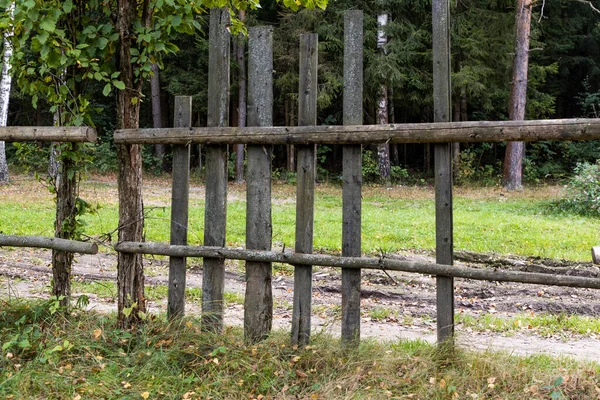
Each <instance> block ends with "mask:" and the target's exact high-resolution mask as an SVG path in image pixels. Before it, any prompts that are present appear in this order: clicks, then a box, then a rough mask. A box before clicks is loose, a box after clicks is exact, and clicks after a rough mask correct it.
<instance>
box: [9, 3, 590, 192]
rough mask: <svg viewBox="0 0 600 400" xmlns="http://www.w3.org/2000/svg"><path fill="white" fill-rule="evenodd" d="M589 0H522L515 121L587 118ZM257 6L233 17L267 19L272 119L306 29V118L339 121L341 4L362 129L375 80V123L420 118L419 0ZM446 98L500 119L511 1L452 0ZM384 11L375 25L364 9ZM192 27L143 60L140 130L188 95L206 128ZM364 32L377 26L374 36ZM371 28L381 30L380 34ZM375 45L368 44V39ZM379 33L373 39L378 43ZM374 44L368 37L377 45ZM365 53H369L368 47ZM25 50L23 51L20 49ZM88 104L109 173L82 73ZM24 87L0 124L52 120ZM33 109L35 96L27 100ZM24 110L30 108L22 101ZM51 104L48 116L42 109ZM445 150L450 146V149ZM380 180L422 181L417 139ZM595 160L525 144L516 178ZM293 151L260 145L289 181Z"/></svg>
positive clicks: (103, 125) (287, 110)
mask: <svg viewBox="0 0 600 400" xmlns="http://www.w3.org/2000/svg"><path fill="white" fill-rule="evenodd" d="M596 3H598V2H595V1H592V2H587V1H578V0H550V1H538V2H536V3H535V4H534V7H533V17H532V21H531V44H530V53H529V81H528V90H527V111H526V119H545V118H576V117H593V118H595V117H598V112H600V108H599V107H600V68H599V65H598V64H599V62H600V25H599V21H600V13H599V12H598V11H597V9H598V8H600V5H598V4H596ZM261 6H262V8H260V9H258V10H248V12H241V13H240V14H238V15H237V16H238V18H239V19H240V20H244V22H245V24H246V25H248V26H252V25H264V24H268V25H272V26H273V27H274V38H275V40H274V43H275V49H274V52H275V54H274V74H275V75H274V82H275V88H274V90H275V106H274V124H275V125H279V126H281V125H295V124H296V120H297V92H298V47H299V46H298V37H299V35H300V34H301V33H308V32H315V33H318V34H319V93H318V123H319V124H330V125H337V124H341V122H342V92H343V87H342V67H343V60H342V57H343V15H342V12H343V11H344V10H348V9H362V10H364V12H365V40H364V57H365V59H364V68H365V88H364V93H365V98H364V103H363V104H364V122H365V124H375V123H379V121H380V120H379V119H378V107H379V105H380V101H381V99H382V94H381V87H382V84H385V86H386V88H387V93H386V95H387V102H388V105H387V108H388V110H387V112H388V122H389V123H409V122H431V121H432V118H433V98H432V93H433V89H432V51H431V48H432V44H431V30H432V29H431V28H432V27H431V25H432V20H431V2H430V1H419V2H414V1H406V0H387V1H362V2H361V1H357V0H353V1H348V0H337V1H330V2H329V4H328V6H327V9H326V10H321V9H318V8H317V9H303V10H301V11H300V12H297V13H296V12H293V11H292V10H290V9H288V8H285V7H284V6H283V5H282V4H279V3H276V2H275V1H266V2H261ZM452 8H453V9H452V22H451V29H452V38H451V43H452V93H453V104H452V109H453V120H454V121H477V120H506V119H508V105H509V97H510V87H511V79H512V77H511V70H512V62H513V58H514V35H515V2H514V1H512V0H459V1H456V2H452ZM382 14H385V15H387V16H388V21H387V24H386V25H385V26H384V27H382V26H381V23H379V25H378V16H380V15H382ZM197 18H198V20H197V22H198V23H199V24H200V25H201V26H202V27H203V29H202V30H196V31H195V32H194V33H193V34H189V33H184V32H182V33H179V34H177V35H176V37H175V40H174V41H173V43H174V44H175V45H176V46H177V47H178V48H179V50H177V51H175V52H173V53H171V54H169V55H168V56H166V57H164V58H163V60H162V63H161V64H162V65H154V66H153V70H154V76H153V77H152V78H151V84H150V83H146V84H145V85H144V87H143V97H142V101H141V114H140V127H167V126H172V115H173V112H172V108H173V100H174V96H176V95H192V96H193V98H194V101H193V105H194V114H193V115H194V118H193V125H194V126H205V125H206V109H207V103H208V101H209V99H208V98H207V87H208V83H207V81H208V75H207V71H208V37H207V36H208V22H207V17H203V16H198V17H197ZM378 29H379V30H380V32H379V34H378ZM382 32H383V33H384V35H382ZM382 37H384V39H385V42H384V44H383V47H382V46H381V39H382ZM378 39H379V40H378ZM378 41H379V43H380V45H379V46H378ZM378 47H379V48H378ZM244 49H245V38H244V36H243V35H239V36H237V37H234V38H233V46H232V50H231V51H232V61H233V62H232V71H231V74H232V83H233V86H232V89H231V105H230V110H231V111H230V112H231V115H230V121H232V125H242V124H244V118H245V113H244V112H242V113H240V112H239V110H243V109H245V106H244V104H245V98H244V97H245V89H244V86H245V68H244V63H245V57H244V51H245V50H244ZM29 51H33V50H31V49H30V50H29ZM82 92H83V93H85V96H86V98H88V99H89V101H90V107H91V110H92V111H91V113H90V115H91V118H90V120H89V121H87V122H89V123H90V124H92V125H94V126H95V127H96V128H97V129H98V132H99V136H100V140H99V142H98V144H96V145H94V146H93V149H91V150H92V153H91V157H92V159H93V162H92V165H93V168H95V169H96V170H97V172H101V173H102V172H110V171H116V169H117V161H116V149H115V146H114V144H113V142H112V136H113V132H114V129H115V126H116V125H115V121H116V120H117V115H116V109H117V101H116V93H117V91H115V90H112V91H109V92H108V93H107V91H106V86H105V84H104V83H103V82H101V81H94V80H89V81H87V82H86V83H85V87H84V88H83V90H82ZM33 100H35V101H33V102H32V93H31V90H23V88H22V87H21V86H20V85H18V84H13V85H12V89H11V93H10V102H9V115H8V125H52V124H53V123H54V121H55V112H52V111H51V110H52V107H51V105H50V104H45V99H44V98H43V96H40V98H39V99H37V98H36V99H33ZM36 103H37V104H36ZM34 104H36V107H34V106H33V105H34ZM54 111H55V110H54ZM504 148H505V145H504V144H486V143H483V144H465V145H463V146H462V147H461V148H460V157H459V158H458V161H457V163H456V171H455V177H456V181H457V182H458V183H467V182H479V183H484V184H498V183H499V182H500V178H501V174H502V163H503V158H504ZM231 150H232V152H231V156H230V158H231V163H230V176H231V178H232V179H236V180H237V181H241V180H243V163H242V161H241V158H239V159H238V163H237V165H236V162H235V159H236V151H237V153H238V154H240V153H242V152H240V149H239V148H235V147H234V148H233V149H231ZM6 154H7V160H8V163H9V165H11V166H13V167H15V168H23V167H34V168H37V169H44V168H46V167H47V165H48V159H49V147H43V146H38V145H35V144H34V145H31V144H10V143H7V146H6ZM457 154H458V153H457ZM389 157H390V161H391V166H392V168H391V177H392V181H394V182H400V183H414V182H420V181H422V180H423V179H427V178H428V177H430V176H431V175H432V165H433V156H432V151H431V149H430V145H427V144H414V145H413V144H408V145H391V146H390V150H389ZM598 158H600V144H599V143H598V142H581V143H579V142H539V143H533V144H528V145H527V146H526V156H525V159H524V169H523V178H524V181H525V182H539V181H540V180H545V179H553V180H556V179H562V178H566V177H568V176H569V175H570V174H571V173H572V172H573V170H574V168H575V167H576V165H577V163H578V162H586V161H587V162H592V163H593V162H595V161H596V160H597V159H598ZM143 160H144V167H145V169H146V170H147V171H150V172H153V173H157V174H159V173H161V172H163V171H164V172H168V170H169V168H170V149H169V148H168V146H167V147H165V146H164V145H158V146H145V148H144V152H143ZM293 164H294V162H293V149H292V148H289V147H285V146H281V147H277V148H276V149H275V151H274V160H273V166H274V175H275V177H276V178H283V179H288V180H293V179H294V166H293ZM192 165H193V167H194V168H195V169H196V170H197V171H198V172H199V173H200V174H201V173H202V150H201V148H199V147H196V148H195V149H194V150H193V159H192ZM318 166H319V168H318V170H319V179H320V180H328V181H336V180H339V179H340V178H339V177H340V175H341V172H340V171H341V148H339V146H335V145H333V146H326V145H323V146H319V149H318ZM363 173H364V177H365V179H366V180H367V181H369V180H370V181H378V180H379V176H380V168H379V166H378V159H377V148H376V147H373V148H369V147H368V146H367V147H366V148H365V152H364V155H363Z"/></svg>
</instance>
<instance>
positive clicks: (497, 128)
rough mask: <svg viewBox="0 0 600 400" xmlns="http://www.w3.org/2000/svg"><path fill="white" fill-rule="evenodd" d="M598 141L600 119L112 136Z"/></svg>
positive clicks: (154, 139)
mask: <svg viewBox="0 0 600 400" xmlns="http://www.w3.org/2000/svg"><path fill="white" fill-rule="evenodd" d="M598 139H600V119H597V118H591V119H585V118H581V119H555V120H551V119H549V120H531V121H465V122H443V123H442V122H438V123H435V122H434V123H422V124H421V123H418V124H389V125H353V126H340V125H338V126H334V125H330V126H326V125H318V126H276V127H269V128H255V127H247V128H239V127H229V128H190V129H182V128H180V129H176V128H165V129H127V130H118V131H116V132H115V143H120V144H124V143H142V144H154V143H171V144H188V143H203V144H235V143H245V144H312V143H319V144H361V143H385V142H389V143H448V142H465V143H478V142H508V141H523V142H535V141H540V140H598Z"/></svg>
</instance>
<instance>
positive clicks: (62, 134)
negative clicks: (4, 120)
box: [0, 126, 98, 142]
mask: <svg viewBox="0 0 600 400" xmlns="http://www.w3.org/2000/svg"><path fill="white" fill-rule="evenodd" d="M97 138H98V136H97V134H96V130H95V129H94V128H90V127H87V126H5V127H0V140H3V141H5V142H33V141H41V142H95V141H96V139H97Z"/></svg>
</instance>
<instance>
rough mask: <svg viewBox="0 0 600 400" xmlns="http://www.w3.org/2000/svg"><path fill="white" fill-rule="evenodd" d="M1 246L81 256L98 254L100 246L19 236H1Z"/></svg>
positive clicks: (40, 237)
mask: <svg viewBox="0 0 600 400" xmlns="http://www.w3.org/2000/svg"><path fill="white" fill-rule="evenodd" d="M0 246H11V247H34V248H42V249H52V250H60V251H69V252H71V253H80V254H98V246H97V245H96V244H95V243H86V242H79V241H77V240H67V239H60V238H55V237H44V236H17V235H2V234H0Z"/></svg>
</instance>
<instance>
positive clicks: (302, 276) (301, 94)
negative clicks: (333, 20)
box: [292, 34, 319, 345]
mask: <svg viewBox="0 0 600 400" xmlns="http://www.w3.org/2000/svg"><path fill="white" fill-rule="evenodd" d="M318 40H319V39H318V35H317V34H303V35H300V84H299V90H298V125H299V126H300V125H316V124H317V63H318V58H317V57H318ZM297 151H298V156H297V162H298V164H297V165H298V166H297V168H296V171H297V174H298V177H297V185H296V246H295V250H296V252H297V253H312V251H313V222H314V203H315V177H316V171H315V146H314V145H312V144H311V145H301V146H300V145H299V146H297ZM311 303H312V266H310V265H302V266H300V265H296V266H295V268H294V306H293V314H292V343H293V344H299V345H304V344H307V343H308V342H309V340H310V317H311V308H312V304H311Z"/></svg>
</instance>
